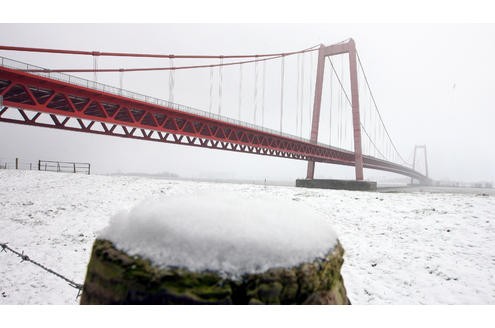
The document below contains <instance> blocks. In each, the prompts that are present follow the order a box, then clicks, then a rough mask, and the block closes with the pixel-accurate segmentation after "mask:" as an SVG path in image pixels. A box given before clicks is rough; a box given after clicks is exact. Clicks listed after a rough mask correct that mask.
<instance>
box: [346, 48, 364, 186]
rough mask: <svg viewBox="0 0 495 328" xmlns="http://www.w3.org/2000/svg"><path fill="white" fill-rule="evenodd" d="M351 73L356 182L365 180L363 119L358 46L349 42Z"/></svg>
mask: <svg viewBox="0 0 495 328" xmlns="http://www.w3.org/2000/svg"><path fill="white" fill-rule="evenodd" d="M349 44H350V47H349V48H350V49H349V71H350V75H351V98H352V127H353V130H354V158H355V162H356V164H355V170H356V180H358V181H361V180H363V153H362V150H361V119H360V117H359V86H358V79H357V63H356V45H355V43H354V40H352V39H351V40H350V41H349Z"/></svg>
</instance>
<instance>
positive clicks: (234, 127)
mask: <svg viewBox="0 0 495 328" xmlns="http://www.w3.org/2000/svg"><path fill="white" fill-rule="evenodd" d="M0 50H8V51H24V52H40V53H53V54H65V55H79V56H92V58H93V67H92V68H91V69H46V68H41V67H37V66H33V65H30V64H26V63H22V62H19V61H15V60H12V59H8V58H4V57H0V96H1V97H2V104H1V107H0V122H5V123H14V124H22V125H29V126H38V127H48V128H54V129H61V130H69V131H77V132H85V133H93V134H100V135H108V136H117V137H122V138H132V139H141V140H147V141H155V142H165V143H175V144H180V145H188V146H195V147H203V148H210V149H220V150H228V151H235V152H244V153H251V154H258V155H267V156H276V157H284V158H290V159H298V160H304V161H308V168H307V178H308V179H313V178H314V170H315V163H316V162H319V163H332V164H340V165H348V166H354V167H355V174H356V180H363V168H370V169H376V170H383V171H389V172H394V173H398V174H401V175H405V176H408V177H411V178H412V179H416V180H418V181H420V182H422V183H427V182H429V178H428V177H427V176H426V175H424V174H422V173H420V172H418V171H416V170H414V169H413V168H411V166H412V164H408V163H407V162H406V161H404V160H403V158H402V156H401V155H400V154H399V152H398V151H397V148H396V147H395V144H394V143H393V142H392V139H391V137H390V134H389V133H388V130H387V129H386V127H385V124H384V123H383V120H382V116H381V114H380V112H379V111H378V107H377V105H376V102H375V98H374V96H373V94H372V92H371V88H370V86H369V83H368V79H367V77H366V74H365V73H364V69H363V67H362V64H361V60H360V58H359V55H358V53H357V51H356V47H355V43H354V41H353V40H352V39H349V40H347V41H344V42H341V43H338V44H334V45H330V46H324V45H319V46H316V47H312V48H308V49H304V50H300V51H294V52H286V53H271V54H254V55H232V56H222V55H219V56H204V55H162V54H136V53H114V52H95V51H75V50H59V49H42V48H24V47H12V46H0ZM313 54H315V55H316V54H317V58H316V60H317V62H316V74H315V76H313V74H312V71H311V69H312V68H313V67H314V65H310V72H309V73H308V74H307V75H309V76H307V81H309V83H305V82H304V78H305V74H304V67H305V65H304V63H305V62H306V61H307V60H305V56H310V57H309V59H310V60H311V61H312V59H313V57H314V56H311V55H313ZM102 56H108V57H141V58H145V57H148V58H160V59H168V60H169V62H170V65H169V66H167V67H147V68H98V58H99V57H102ZM294 57H297V63H296V65H297V69H296V71H297V79H296V83H294V79H293V78H292V77H290V76H288V74H289V73H290V70H289V69H288V67H286V66H287V62H288V59H289V58H294ZM334 57H335V58H334ZM338 57H340V58H341V65H340V67H338V65H337V64H335V63H334V61H332V58H333V59H336V58H338ZM189 59H196V60H198V61H199V60H203V61H205V60H209V61H211V60H215V61H218V62H215V63H211V62H209V63H207V64H195V65H174V60H175V61H177V60H189ZM344 60H346V61H347V63H348V65H345V64H344ZM327 62H328V63H327ZM267 63H275V65H279V66H278V69H279V74H280V79H279V81H277V82H278V83H279V86H280V89H279V90H278V91H277V92H276V95H275V96H276V97H277V98H278V97H279V99H280V100H279V108H265V107H266V106H265V91H266V88H267V86H266V65H267ZM326 63H327V64H326ZM259 64H262V65H259ZM247 65H251V66H254V67H252V68H254V70H253V72H252V73H254V76H253V80H254V81H253V83H254V87H253V90H252V91H253V94H252V95H253V104H252V105H250V104H246V103H244V104H243V100H246V99H245V98H246V97H245V94H246V83H245V81H246V77H245V76H244V78H243V67H247ZM251 66H250V67H251ZM260 66H262V67H260ZM237 67H238V83H239V91H238V106H237V108H236V109H237V117H236V118H234V117H232V116H235V114H232V112H235V109H234V111H233V110H232V108H230V109H229V108H226V109H225V108H224V109H223V112H222V87H223V85H224V84H226V83H227V81H223V73H224V72H223V70H224V69H228V68H237ZM339 68H340V74H339V72H338V70H339ZM181 70H189V71H191V70H203V71H205V70H209V73H210V88H209V104H208V111H202V110H198V109H194V108H191V107H188V106H185V105H179V104H176V103H174V102H173V100H174V97H173V95H174V87H175V74H176V72H178V71H181ZM214 70H218V72H217V76H218V85H217V91H218V93H216V94H215V95H214V92H213V91H214V84H215V83H214ZM138 71H168V72H169V99H168V101H166V100H161V99H158V98H154V97H150V96H145V95H142V94H138V93H134V92H130V91H127V90H125V89H124V88H123V76H124V73H125V72H138ZM344 71H346V73H344ZM111 72H114V73H118V74H119V76H120V87H114V86H109V85H105V84H102V83H98V82H97V73H111ZM246 72H247V70H246V69H245V73H246ZM325 72H326V73H325ZM66 73H93V74H94V78H93V81H91V80H87V79H83V78H80V77H76V76H73V75H67V74H66ZM245 73H244V74H245ZM260 73H261V75H262V77H260ZM359 74H361V77H362V78H361V79H359V80H358V75H359ZM325 77H329V79H330V81H329V83H330V85H329V87H328V88H326V89H325V88H324V85H325ZM272 78H273V76H272ZM260 80H261V82H262V83H261V85H260V83H259V82H260ZM327 80H328V79H327ZM346 82H349V83H348V85H346ZM359 82H361V83H359ZM230 84H232V83H230ZM288 86H292V89H295V92H292V93H291V92H288V91H287V90H285V89H286V88H287V87H288ZM284 90H285V92H284ZM325 90H326V91H328V92H326V93H330V97H325V99H328V98H330V106H329V107H330V110H329V111H328V112H325V116H326V121H327V123H328V125H326V123H324V122H322V121H321V120H320V117H321V116H322V115H321V114H322V98H323V97H324V94H325ZM292 91H294V90H292ZM294 93H295V94H296V105H295V106H294V105H293V104H292V106H287V104H288V103H289V102H288V101H287V98H288V97H293V95H294ZM274 94H275V92H272V93H270V95H271V96H274ZM305 94H306V95H307V99H309V106H305V105H304V103H305V98H304V95H305ZM364 94H366V95H367V99H365V101H364V103H366V106H367V107H366V106H361V107H363V108H365V109H366V110H365V111H364V112H363V110H362V109H360V100H361V102H363V99H364V98H366V97H364V96H363V95H364ZM308 95H309V96H308ZM363 97H364V98H363ZM215 98H216V99H215ZM214 101H216V103H217V104H218V107H217V113H213V103H214ZM335 103H337V104H335ZM205 107H206V106H205ZM231 107H232V106H231ZM272 107H273V106H272ZM245 108H249V109H250V110H251V111H252V112H250V114H249V115H248V116H250V117H252V121H251V122H247V121H246V120H241V117H242V115H241V110H242V113H243V114H244V116H246V112H245V111H243V109H245ZM304 108H307V109H308V114H309V115H310V119H309V118H308V115H305V114H304ZM347 109H350V110H347ZM269 110H270V111H271V115H267V113H266V112H268V111H269ZM229 111H230V114H229ZM274 113H275V114H274ZM269 117H271V118H275V121H276V122H275V125H277V127H278V129H277V128H275V127H274V126H273V125H274V124H273V123H274V122H273V120H272V122H271V125H272V127H270V128H269V127H268V126H269V125H270V122H268V118H269ZM304 119H307V122H306V123H307V125H308V126H309V127H310V135H309V138H303V130H304V128H303V120H304ZM287 120H295V129H294V126H290V127H289V126H288V124H287ZM260 121H261V122H260ZM348 126H349V127H352V133H348V134H346V131H347V130H346V128H347V127H348ZM321 127H328V130H327V131H325V133H326V134H328V143H323V142H322V141H321V139H322V136H321V134H320V133H319V132H320V128H321ZM294 131H295V132H294ZM298 132H299V136H297V134H298ZM363 135H364V140H363V139H362V136H363ZM346 137H348V141H349V142H348V143H347V145H346V144H345V142H344V141H345V140H344V139H345V138H346ZM332 140H333V144H332ZM346 146H347V148H346ZM363 147H364V149H363ZM363 150H364V151H363Z"/></svg>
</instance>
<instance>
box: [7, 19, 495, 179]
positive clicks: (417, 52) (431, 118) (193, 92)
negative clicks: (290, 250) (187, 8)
mask: <svg viewBox="0 0 495 328" xmlns="http://www.w3.org/2000/svg"><path fill="white" fill-rule="evenodd" d="M0 29H1V33H0V44H1V45H13V46H28V47H42V48H60V49H77V50H89V51H92V50H98V51H113V52H119V51H120V52H140V53H163V54H212V55H221V54H223V55H228V54H245V53H247V54H256V53H270V52H281V51H292V50H300V49H304V48H308V47H311V46H314V45H317V44H320V43H323V44H326V45H329V44H333V43H337V42H340V41H342V40H345V39H347V38H350V37H352V38H353V39H354V40H355V42H356V46H357V49H358V52H359V55H360V58H361V60H362V61H363V65H364V68H365V70H366V74H367V77H368V79H369V81H370V84H371V87H372V91H373V94H374V96H375V99H376V101H377V104H378V107H379V109H380V112H381V114H382V116H383V120H384V122H385V124H386V126H387V128H388V130H389V132H390V135H391V136H392V139H393V141H394V142H395V145H396V146H397V149H398V150H399V152H400V153H401V154H402V155H403V157H404V158H405V159H406V160H407V161H411V160H412V154H413V150H414V146H415V145H423V144H425V145H426V146H427V150H428V161H429V162H428V165H429V173H430V176H431V177H432V178H433V179H440V180H446V179H450V180H457V181H495V151H494V148H495V147H494V146H495V132H494V128H493V124H494V123H493V122H495V110H494V106H493V104H494V102H495V92H494V91H495V90H494V89H495V62H494V61H493V58H495V41H494V39H493V35H494V32H495V25H482V24H478V25H475V24H472V25H468V24H459V25H447V24H446V25H435V24H434V25H426V24H418V25H407V24H400V25H393V24H388V25H387V24H326V25H325V24H322V25H310V24H239V25H232V24H160V25H144V24H140V25H131V24H118V25H117V24H114V25H110V24H108V25H102V24H88V25H80V24H73V25H60V24H58V25H57V24H42V25H39V24H38V25H37V24H2V25H0ZM0 56H4V57H8V58H13V59H16V60H20V61H24V62H27V63H31V64H35V65H39V66H42V67H48V68H92V65H93V62H92V58H91V57H89V56H64V55H54V54H40V53H21V52H11V51H0ZM291 60H292V59H291ZM294 61H295V59H294ZM175 63H176V64H178V63H179V64H180V63H186V61H176V62H175ZM187 63H192V61H189V62H187ZM294 63H295V62H294ZM313 63H314V64H316V60H315V57H314V58H313ZM309 64H310V57H309V56H308V57H306V65H307V66H306V69H307V71H306V74H309ZM168 65H169V61H168V59H164V60H156V59H115V58H103V57H102V58H99V61H98V67H99V68H110V67H111V68H119V67H156V66H162V67H166V66H168ZM277 65H278V66H277ZM279 67H280V64H277V63H275V64H273V65H272V66H269V65H268V64H267V80H266V81H267V89H266V92H267V94H266V101H265V108H266V113H267V123H266V125H268V126H269V127H276V126H277V124H278V123H277V121H276V120H277V118H276V113H278V110H279V106H280V105H279V99H280V95H279V92H280V86H279V84H277V83H279V82H278V81H279V80H280V72H279V71H277V69H279ZM287 67H288V68H287V70H288V71H287V79H289V80H290V81H292V80H291V79H294V77H295V69H294V67H295V65H292V66H290V65H289V62H287ZM237 72H238V68H232V69H230V70H229V69H225V71H224V72H223V73H224V74H225V76H224V78H225V85H224V86H223V93H224V96H223V97H224V98H223V100H222V110H223V111H224V112H225V113H226V115H230V116H233V117H236V115H237V111H238V105H237V104H238V82H235V81H236V77H235V76H236V74H237ZM209 74H210V73H209V70H208V69H205V70H203V71H201V72H197V71H195V72H184V71H178V72H176V75H175V89H174V101H175V102H177V103H180V104H184V105H189V106H192V107H197V108H199V109H203V110H206V111H208V101H209V100H208V99H209V85H210V84H209V82H210V80H209V79H210V77H209ZM215 74H218V72H217V71H215ZM245 74H246V80H245V81H244V82H243V83H244V85H243V86H244V88H245V89H244V97H243V101H244V108H245V109H246V111H244V110H243V112H242V114H241V115H244V116H242V117H241V118H243V119H244V118H245V119H246V120H247V118H248V117H250V115H252V114H251V113H250V112H248V111H247V110H248V109H247V108H248V107H249V106H251V104H252V103H250V101H251V102H252V101H253V100H252V96H250V94H249V92H252V91H249V89H248V88H249V87H250V85H251V88H252V84H253V77H252V76H250V75H252V74H253V73H252V71H249V69H246V71H245ZM313 74H314V72H313ZM80 76H82V77H85V78H89V79H92V78H93V75H92V74H86V75H84V74H81V75H80ZM313 76H314V75H313ZM215 77H216V75H215ZM306 78H307V77H306ZM229 79H230V80H229ZM237 79H238V78H237ZM249 79H251V80H249ZM98 81H99V82H103V83H107V84H111V85H115V86H118V85H119V75H118V73H99V74H98ZM168 81H169V77H168V72H150V73H125V74H124V88H125V89H128V90H131V91H136V92H140V93H143V94H146V95H150V96H155V97H158V98H162V99H168V96H169V94H168V92H169V86H168ZM288 85H289V86H288V88H289V89H288V90H287V95H286V96H287V102H286V106H287V108H290V107H291V106H292V107H294V103H295V97H294V95H293V94H294V92H295V91H294V90H295V89H292V91H291V89H290V88H291V85H292V87H293V83H292V84H291V83H290V82H289V83H288ZM277 90H278V91H277ZM215 92H218V90H217V89H215ZM309 92H310V89H309V84H308V87H307V89H306V90H305V94H306V95H305V97H306V98H304V99H305V100H303V101H304V102H305V103H307V107H306V108H307V109H308V110H309V108H310V99H309V98H308V95H309ZM289 98H290V99H289ZM327 98H329V97H327ZM217 106H218V104H213V106H212V107H213V108H214V109H215V110H216V108H217ZM323 107H324V106H323ZM288 113H289V114H290V110H288ZM305 113H309V111H308V112H305ZM308 115H309V114H308ZM325 115H327V114H324V113H322V120H323V119H326V120H328V119H327V118H325V117H326V116H325ZM304 117H307V116H304ZM304 117H303V132H302V135H303V136H306V137H307V136H308V135H309V119H306V118H304ZM258 119H259V118H258ZM286 119H287V124H286V125H287V128H288V129H289V128H290V124H293V123H290V122H291V121H290V120H291V118H290V116H287V117H286ZM284 122H285V121H284ZM284 124H285V123H284ZM349 128H350V127H349ZM320 129H321V138H323V139H325V138H327V137H325V135H328V130H325V129H324V128H323V127H322V126H320ZM289 132H291V133H293V134H299V133H300V132H298V130H293V131H292V130H291V131H289ZM0 140H1V141H0V157H1V158H2V159H4V158H7V159H13V158H15V157H19V158H21V159H33V160H37V159H49V160H66V161H81V162H90V163H91V165H92V167H93V172H95V173H116V172H142V173H159V172H170V173H175V174H178V175H180V176H182V177H192V178H199V177H209V178H229V179H264V178H266V179H268V180H287V181H289V180H294V179H296V178H301V177H304V176H305V173H306V162H303V161H297V160H289V159H280V158H272V157H267V156H257V155H251V154H243V153H233V152H225V151H219V150H208V149H202V148H197V147H186V146H179V145H173V144H162V143H156V142H146V141H139V140H127V139H124V138H116V137H108V136H96V135H91V134H85V133H74V132H68V131H61V130H54V129H44V128H37V127H27V126H22V125H14V124H7V123H0ZM323 141H324V140H323ZM419 157H420V160H422V155H421V156H419ZM315 173H316V174H315V177H317V178H324V177H325V178H352V177H353V176H354V169H353V168H351V167H342V166H336V165H329V164H319V163H318V164H317V165H316V171H315ZM396 177H398V176H397V175H393V174H388V173H384V172H377V171H373V170H365V179H371V180H379V181H380V180H386V179H390V178H396Z"/></svg>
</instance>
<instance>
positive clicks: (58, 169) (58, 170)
mask: <svg viewBox="0 0 495 328" xmlns="http://www.w3.org/2000/svg"><path fill="white" fill-rule="evenodd" d="M57 172H60V163H59V162H57Z"/></svg>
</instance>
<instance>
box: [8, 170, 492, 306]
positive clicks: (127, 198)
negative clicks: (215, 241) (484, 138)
mask: <svg viewBox="0 0 495 328" xmlns="http://www.w3.org/2000/svg"><path fill="white" fill-rule="evenodd" d="M211 192H227V193H230V194H234V193H235V194H238V195H240V196H241V197H243V196H246V197H249V196H250V195H253V194H256V195H258V196H261V197H263V196H264V195H266V196H267V198H276V199H280V200H283V201H289V202H294V203H295V204H299V203H301V204H304V205H306V206H310V207H312V208H313V209H314V210H316V211H318V212H320V213H321V214H323V215H324V216H325V217H327V218H328V220H329V222H331V224H332V226H333V229H334V230H335V231H336V233H337V235H338V238H339V240H340V241H341V243H342V245H343V247H344V249H345V250H346V254H345V263H344V266H343V271H342V273H343V277H344V283H345V285H346V288H347V291H348V296H349V298H350V300H351V301H352V303H353V304H495V277H494V275H495V251H494V250H495V196H493V195H483V194H459V193H458V194H449V193H424V192H415V193H375V192H352V191H335V190H318V189H301V188H294V187H274V186H267V187H264V186H255V185H246V184H244V185H243V184H226V183H207V182H190V181H177V180H174V181H169V180H162V179H151V178H144V177H125V176H123V177H118V176H98V175H91V176H86V175H75V174H64V173H50V172H36V171H14V170H1V171H0V214H1V215H0V242H1V243H5V242H8V246H10V247H11V248H13V249H15V250H19V251H24V253H25V254H26V255H28V256H30V258H32V259H33V260H36V261H38V262H39V263H41V264H44V265H46V266H47V267H48V268H50V269H52V270H54V271H56V272H59V273H61V274H63V275H65V276H66V277H67V278H69V279H72V280H74V281H76V282H80V283H83V282H84V278H85V273H86V265H87V263H88V260H89V256H90V251H91V246H92V243H93V241H94V238H95V236H96V234H97V233H98V232H99V231H100V230H102V229H103V228H104V227H105V226H107V224H108V222H109V219H110V217H111V216H112V215H114V214H115V213H117V212H118V211H120V210H122V209H130V208H132V207H133V206H134V205H136V204H139V203H140V202H142V201H143V200H149V199H156V198H160V197H164V196H171V195H189V194H191V193H195V194H197V193H204V194H208V193H211ZM301 225H302V226H304V217H301ZM76 294H77V290H76V289H74V288H72V287H70V286H69V285H68V284H67V283H66V282H64V281H63V280H61V279H59V278H57V277H55V276H53V275H51V274H49V273H47V272H45V271H43V270H41V269H40V268H38V267H36V266H35V265H33V264H31V263H26V262H24V263H20V259H19V258H18V257H16V256H14V255H13V254H12V253H10V252H8V253H5V252H2V253H0V304H78V300H76Z"/></svg>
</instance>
